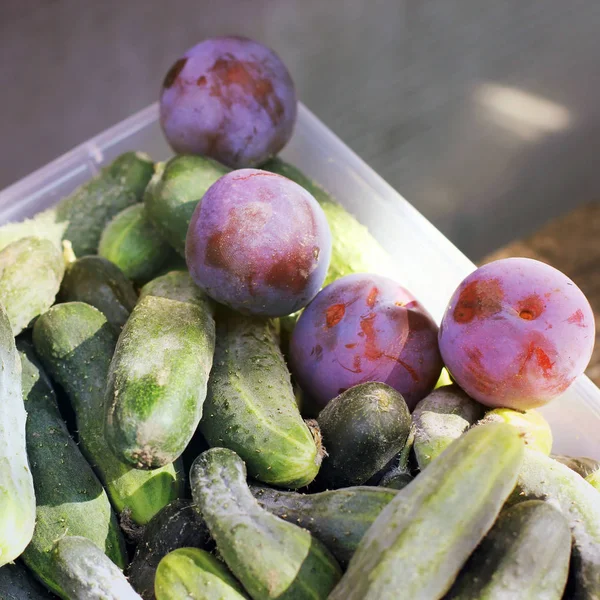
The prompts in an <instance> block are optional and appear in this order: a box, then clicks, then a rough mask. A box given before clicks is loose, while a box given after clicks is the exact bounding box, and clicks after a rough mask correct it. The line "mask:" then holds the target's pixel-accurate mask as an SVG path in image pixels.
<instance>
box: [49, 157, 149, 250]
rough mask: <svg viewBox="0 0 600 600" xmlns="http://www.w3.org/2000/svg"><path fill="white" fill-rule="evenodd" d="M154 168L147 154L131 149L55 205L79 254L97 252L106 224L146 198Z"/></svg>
mask: <svg viewBox="0 0 600 600" xmlns="http://www.w3.org/2000/svg"><path fill="white" fill-rule="evenodd" d="M153 172H154V165H153V163H152V161H151V160H150V158H149V157H148V156H147V155H145V154H142V153H140V152H127V153H125V154H122V155H121V156H119V157H118V158H116V159H115V160H114V161H113V162H112V163H111V164H110V165H108V166H107V167H105V168H104V169H102V171H100V174H99V175H98V176H97V177H94V179H91V180H90V181H88V182H86V183H84V184H83V185H82V186H81V187H79V188H78V189H77V190H75V192H73V194H71V195H70V196H69V197H67V198H64V199H63V200H61V201H60V202H59V203H58V204H57V205H56V207H55V208H53V209H52V210H53V212H54V214H55V217H56V221H57V222H58V223H66V224H67V227H66V230H65V232H64V233H63V239H66V240H69V241H70V242H71V244H72V246H73V251H74V252H75V255H76V256H85V255H87V254H96V252H97V250H98V244H99V242H100V235H101V234H102V230H103V229H104V227H105V226H106V224H107V223H108V222H109V221H110V220H111V219H112V218H113V217H114V216H115V215H116V214H118V213H119V212H121V211H122V210H123V209H125V208H127V207H128V206H131V205H132V204H135V203H136V202H140V201H141V200H142V196H143V194H144V190H145V189H146V186H147V185H148V182H149V181H150V178H151V177H152V174H153Z"/></svg>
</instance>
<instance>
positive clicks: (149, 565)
mask: <svg viewBox="0 0 600 600" xmlns="http://www.w3.org/2000/svg"><path fill="white" fill-rule="evenodd" d="M213 545H214V544H213V542H212V540H211V539H210V533H209V532H208V528H207V527H206V524H205V523H204V521H203V519H202V517H201V516H200V514H199V513H198V511H197V510H196V509H195V507H194V505H193V503H192V501H191V500H184V499H177V500H173V502H171V503H170V504H168V505H167V506H165V507H164V508H163V509H162V510H161V511H160V512H159V513H157V514H156V515H154V517H153V518H152V520H151V521H150V522H149V523H148V524H147V525H146V527H145V528H144V533H143V536H142V539H141V540H140V542H139V544H138V545H137V548H136V550H135V555H134V557H133V560H132V561H131V564H130V565H129V571H128V577H129V583H131V585H132V586H133V588H134V589H135V591H136V592H137V593H138V594H140V596H141V597H142V598H144V600H154V598H155V595H154V579H155V575H156V568H157V567H158V564H159V563H160V561H161V560H162V558H163V557H164V556H166V555H167V554H168V553H169V552H172V551H173V550H177V548H186V547H192V548H202V549H205V550H209V549H212V547H213Z"/></svg>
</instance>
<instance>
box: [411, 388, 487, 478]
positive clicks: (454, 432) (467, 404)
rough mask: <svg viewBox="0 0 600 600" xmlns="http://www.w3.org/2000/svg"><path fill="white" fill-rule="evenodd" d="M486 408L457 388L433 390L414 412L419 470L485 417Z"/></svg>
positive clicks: (415, 449)
mask: <svg viewBox="0 0 600 600" xmlns="http://www.w3.org/2000/svg"><path fill="white" fill-rule="evenodd" d="M484 411H485V408H484V407H483V406H482V405H481V404H479V403H478V402H476V401H475V400H473V399H472V398H470V397H469V396H467V394H465V392H463V391H462V390H461V389H460V388H459V387H458V386H457V385H447V386H444V387H441V388H438V389H437V390H434V391H433V392H431V394H429V396H426V397H425V398H423V400H421V401H420V402H419V403H418V404H417V406H416V407H415V410H414V411H413V423H414V426H415V443H414V451H415V455H416V457H417V462H418V464H419V469H424V468H425V467H426V466H427V465H428V464H429V463H430V462H431V461H432V460H433V459H434V458H436V457H437V456H439V455H440V454H441V453H442V452H443V451H444V450H445V449H446V448H447V447H448V446H449V445H450V444H451V443H452V442H453V441H454V440H456V439H458V438H459V437H460V436H461V435H462V434H463V433H464V432H465V431H466V430H467V429H468V428H469V427H471V425H473V424H474V423H476V422H477V421H478V420H479V419H481V418H482V417H483V415H484Z"/></svg>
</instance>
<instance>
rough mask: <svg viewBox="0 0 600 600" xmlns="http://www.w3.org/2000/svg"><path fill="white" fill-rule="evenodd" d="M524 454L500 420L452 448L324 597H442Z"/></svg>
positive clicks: (397, 501)
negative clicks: (329, 594)
mask: <svg viewBox="0 0 600 600" xmlns="http://www.w3.org/2000/svg"><path fill="white" fill-rule="evenodd" d="M523 449H524V446H523V442H522V440H521V439H520V437H519V435H518V433H517V432H516V430H515V429H514V428H512V427H511V426H510V425H506V424H504V423H493V424H489V425H482V426H481V427H476V428H474V429H472V430H471V431H469V432H467V433H466V434H465V435H463V436H462V437H461V438H460V439H458V440H456V441H455V442H454V443H452V444H451V445H450V446H449V447H448V448H447V449H446V450H445V451H444V452H443V453H442V454H441V455H440V456H439V457H438V458H436V459H435V460H434V461H432V462H431V464H430V465H429V466H428V467H427V469H426V470H425V471H423V473H421V474H420V475H419V476H418V477H417V478H416V479H415V480H414V481H413V482H412V483H411V484H410V485H409V486H407V487H406V488H404V489H403V490H401V491H400V492H399V493H398V494H397V495H396V497H395V498H394V499H393V500H392V501H391V502H390V503H389V504H388V505H387V506H386V507H385V508H384V509H383V510H382V511H381V513H380V514H379V516H378V517H377V519H376V520H375V522H374V523H373V525H371V527H370V528H369V530H368V531H367V533H366V534H365V536H364V537H363V539H362V541H361V543H360V544H359V546H358V548H357V550H356V552H355V554H354V556H353V557H352V560H351V561H350V565H349V566H348V570H347V571H346V574H345V575H344V577H343V578H342V580H341V581H340V583H339V585H338V586H337V587H336V588H335V590H334V591H333V593H332V594H331V596H330V600H392V599H396V598H398V597H399V594H400V595H401V597H403V598H411V600H425V599H427V600H432V599H434V598H441V597H442V596H443V595H444V593H445V592H446V591H448V589H449V588H450V586H451V585H452V583H453V581H454V579H455V577H456V575H457V573H458V572H459V570H460V568H461V567H462V566H463V564H464V563H465V562H466V560H467V558H468V557H469V555H470V554H471V553H472V552H473V550H474V549H475V548H476V546H477V544H478V543H479V542H480V541H481V539H482V538H483V536H484V535H485V534H486V533H487V531H488V530H489V529H490V527H491V526H492V525H493V523H494V521H495V520H496V517H497V515H498V513H499V512H500V509H501V508H502V505H503V503H504V501H505V500H506V498H507V497H508V495H509V494H510V493H511V491H512V490H513V488H514V485H515V481H516V479H517V475H518V473H519V469H520V467H521V463H522V460H523Z"/></svg>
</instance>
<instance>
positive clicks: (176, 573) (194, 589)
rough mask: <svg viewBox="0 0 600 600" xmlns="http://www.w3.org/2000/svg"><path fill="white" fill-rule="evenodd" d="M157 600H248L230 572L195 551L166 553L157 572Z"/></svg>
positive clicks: (215, 561) (212, 558)
mask: <svg viewBox="0 0 600 600" xmlns="http://www.w3.org/2000/svg"><path fill="white" fill-rule="evenodd" d="M155 588H156V599H157V600H245V599H246V600H247V598H248V596H246V594H245V593H244V589H243V588H242V586H241V585H240V584H239V582H238V581H237V580H236V579H235V577H234V576H233V575H232V574H231V573H230V571H229V569H227V567H226V566H225V565H224V564H223V563H222V562H221V561H219V560H218V559H216V558H215V557H214V556H213V555H212V554H210V553H208V552H206V551H205V550H200V549H198V548H180V549H179V550H174V551H173V552H171V553H169V554H167V556H165V557H164V558H163V559H162V560H161V561H160V564H159V565H158V569H157V571H156V584H155Z"/></svg>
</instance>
